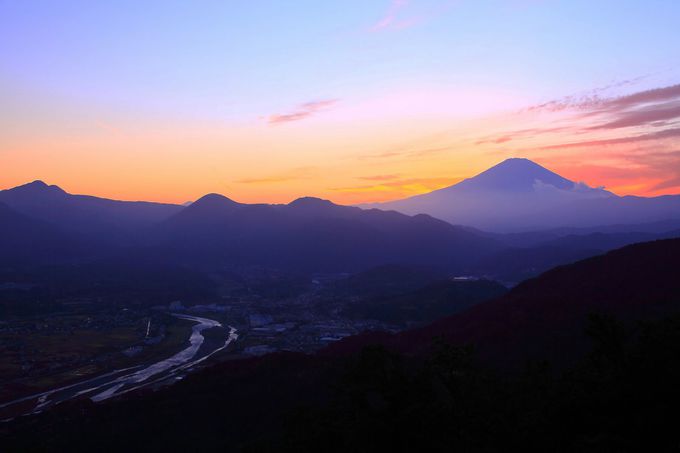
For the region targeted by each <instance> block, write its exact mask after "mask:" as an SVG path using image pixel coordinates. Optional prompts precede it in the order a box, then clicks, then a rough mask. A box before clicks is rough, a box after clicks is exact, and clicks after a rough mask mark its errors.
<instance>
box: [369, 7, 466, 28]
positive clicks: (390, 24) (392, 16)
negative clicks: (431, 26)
mask: <svg viewBox="0 0 680 453" xmlns="http://www.w3.org/2000/svg"><path fill="white" fill-rule="evenodd" d="M455 3H456V2H455V1H451V0H443V1H441V2H437V3H435V4H434V5H429V7H428V6H422V5H415V4H411V2H410V0H392V1H391V2H390V4H389V6H388V7H387V10H386V11H385V13H384V14H383V16H382V17H381V18H380V19H378V21H376V22H375V23H373V25H371V26H370V27H369V28H368V31H369V32H371V33H377V32H381V31H388V30H403V29H405V28H410V27H413V26H415V25H419V24H422V23H423V22H426V21H428V20H430V19H432V18H434V17H437V16H440V15H442V14H444V13H445V12H447V11H448V10H449V9H450V8H451V7H452V6H453V5H454V4H455ZM417 6H420V8H418V9H417V10H415V9H416V7H417Z"/></svg>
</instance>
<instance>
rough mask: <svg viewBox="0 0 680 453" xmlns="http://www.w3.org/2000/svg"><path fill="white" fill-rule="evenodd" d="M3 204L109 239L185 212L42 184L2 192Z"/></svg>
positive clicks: (169, 205)
mask: <svg viewBox="0 0 680 453" xmlns="http://www.w3.org/2000/svg"><path fill="white" fill-rule="evenodd" d="M0 203H4V204H6V205H7V206H8V207H10V208H12V209H13V210H15V211H17V212H19V213H21V214H24V215H26V216H30V217H33V218H35V219H38V220H42V221H44V222H49V223H51V224H53V225H56V226H59V227H61V228H64V229H67V230H71V231H77V232H79V233H85V234H93V235H98V236H99V237H100V238H102V237H104V235H106V236H107V237H108V238H109V239H113V238H114V237H119V236H121V235H124V234H129V233H130V232H133V231H135V230H138V229H140V228H144V227H148V226H151V225H153V224H156V223H158V222H160V221H162V220H165V219H167V218H168V217H170V216H171V215H173V214H176V213H178V212H179V211H181V210H182V206H180V205H173V204H163V203H150V202H146V201H118V200H109V199H106V198H98V197H92V196H89V195H72V194H69V193H67V192H65V191H64V190H62V189H61V188H59V187H57V186H50V185H47V184H45V183H44V182H42V181H34V182H32V183H29V184H25V185H22V186H18V187H14V188H12V189H7V190H2V191H0ZM112 236H113V237H112Z"/></svg>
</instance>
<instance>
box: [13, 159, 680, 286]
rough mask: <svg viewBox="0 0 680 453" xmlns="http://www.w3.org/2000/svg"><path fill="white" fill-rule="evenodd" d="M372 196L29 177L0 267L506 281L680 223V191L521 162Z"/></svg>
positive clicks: (669, 232)
mask: <svg viewBox="0 0 680 453" xmlns="http://www.w3.org/2000/svg"><path fill="white" fill-rule="evenodd" d="M377 206H379V207H380V208H381V209H375V208H370V207H366V206H364V207H363V208H359V207H349V206H340V205H336V204H334V203H332V202H330V201H327V200H321V199H318V198H311V197H304V198H299V199H297V200H295V201H293V202H291V203H289V204H244V203H238V202H236V201H233V200H231V199H229V198H227V197H225V196H222V195H219V194H208V195H206V196H204V197H202V198H200V199H199V200H196V201H195V202H193V203H188V204H185V205H175V204H162V203H151V202H144V201H138V202H130V201H117V200H109V199H105V198H98V197H92V196H88V195H72V194H69V193H67V192H65V191H64V190H62V189H61V188H59V187H57V186H53V185H48V184H45V183H44V182H42V181H34V182H32V183H29V184H25V185H22V186H19V187H15V188H12V189H7V190H2V191H0V217H2V218H1V219H0V220H2V221H3V222H2V223H3V224H2V226H1V227H2V231H3V236H2V237H1V238H0V245H3V244H5V247H4V251H5V253H4V254H3V255H2V256H0V261H1V262H0V264H2V263H6V262H23V263H29V264H30V263H45V262H51V263H58V262H60V261H62V262H72V261H73V260H74V259H75V260H81V261H82V260H83V259H85V260H89V259H98V258H102V257H111V256H117V258H116V261H117V262H124V261H126V260H128V261H131V260H132V261H134V260H137V261H139V260H147V259H150V260H151V261H155V262H167V263H169V264H170V263H174V264H176V265H182V266H183V265H189V266H192V267H194V268H196V267H197V266H198V267H205V266H209V267H213V268H214V267H215V266H218V267H219V266H223V265H237V266H238V265H254V266H262V267H268V268H278V269H286V270H291V271H304V272H358V271H362V270H366V269H369V268H372V267H375V266H380V265H386V264H401V265H409V266H414V265H415V266H426V267H431V268H436V269H438V270H439V271H440V272H444V273H449V274H451V273H455V274H461V273H471V274H474V275H482V276H485V277H488V278H491V279H499V280H501V281H503V282H505V283H507V284H509V285H512V284H514V283H516V282H518V281H520V280H523V279H525V278H528V277H532V276H535V275H538V274H539V273H541V272H543V271H545V270H547V269H549V268H550V267H553V266H556V265H559V264H565V263H569V262H573V261H574V260H577V259H581V258H585V257H588V256H593V255H595V254H598V253H602V252H604V251H607V250H611V249H612V248H616V247H620V246H623V245H626V244H630V243H633V242H639V241H645V240H653V239H662V238H669V237H675V236H677V235H678V234H680V196H666V197H656V198H641V197H618V196H616V195H614V194H612V193H610V192H608V191H606V190H604V189H593V188H589V187H586V186H585V185H582V184H575V183H573V182H571V181H569V180H567V179H565V178H562V177H561V176H559V175H557V174H555V173H553V172H550V171H549V170H546V169H545V168H543V167H541V166H539V165H537V164H535V163H533V162H531V161H529V160H526V159H509V160H506V161H504V162H502V163H501V164H499V165H497V166H495V167H493V168H491V169H489V170H487V171H486V172H484V173H482V174H480V175H478V176H476V177H474V178H470V179H467V180H465V181H463V182H461V183H459V184H456V185H455V186H452V187H449V188H446V189H442V190H439V191H435V192H432V193H430V194H425V195H421V196H418V197H413V198H410V199H407V200H402V201H398V202H393V203H384V204H380V205H377ZM388 208H389V209H390V210H387V209H388ZM392 208H396V209H397V211H402V212H404V213H400V212H397V211H395V210H391V209H392ZM419 212H427V213H428V214H431V215H428V214H419ZM411 214H414V215H411ZM438 218H441V219H444V220H448V221H449V222H451V223H447V222H446V221H444V220H439V219H438ZM462 225H465V226H462ZM480 227H488V229H489V231H499V230H500V231H504V230H522V231H521V232H515V233H498V232H489V231H483V230H481V229H479V228H480ZM548 227H549V228H548ZM532 228H533V229H532Z"/></svg>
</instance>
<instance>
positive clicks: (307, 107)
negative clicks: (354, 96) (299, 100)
mask: <svg viewBox="0 0 680 453" xmlns="http://www.w3.org/2000/svg"><path fill="white" fill-rule="evenodd" d="M338 102H339V100H338V99H324V100H320V101H310V102H305V103H304V104H300V105H298V106H297V107H295V109H293V110H292V111H290V112H287V113H278V114H274V115H270V116H268V117H267V122H268V123H269V124H272V125H274V124H281V123H290V122H293V121H300V120H304V119H306V118H309V117H310V116H312V115H315V114H317V113H319V112H322V111H324V110H328V109H329V108H331V107H333V106H334V105H335V104H337V103H338Z"/></svg>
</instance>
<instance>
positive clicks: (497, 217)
mask: <svg viewBox="0 0 680 453" xmlns="http://www.w3.org/2000/svg"><path fill="white" fill-rule="evenodd" d="M361 206H362V207H366V208H369V207H370V208H378V209H393V210H396V211H399V212H403V213H405V214H410V215H413V214H420V213H423V214H429V215H431V216H433V217H436V218H439V219H443V220H446V221H447V222H450V223H452V224H455V225H466V226H470V227H474V228H479V229H482V230H487V231H494V232H517V231H530V230H541V229H550V228H561V227H595V226H600V225H613V224H633V223H647V222H656V221H664V220H668V219H680V195H667V196H660V197H653V198H645V197H636V196H623V197H620V196H618V195H615V194H613V193H612V192H609V191H607V190H604V189H603V188H591V187H588V186H587V185H585V184H583V183H575V182H573V181H569V180H568V179H566V178H563V177H562V176H560V175H558V174H556V173H554V172H552V171H550V170H548V169H546V168H544V167H542V166H540V165H538V164H536V163H535V162H532V161H530V160H528V159H519V158H515V159H507V160H505V161H503V162H501V163H500V164H498V165H496V166H494V167H492V168H490V169H488V170H486V171H484V172H482V173H480V174H479V175H477V176H475V177H473V178H469V179H465V180H464V181H461V182H460V183H458V184H455V185H453V186H450V187H446V188H443V189H439V190H435V191H434V192H430V193H426V194H423V195H416V196H414V197H410V198H406V199H403V200H397V201H391V202H386V203H375V204H366V205H361Z"/></svg>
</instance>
